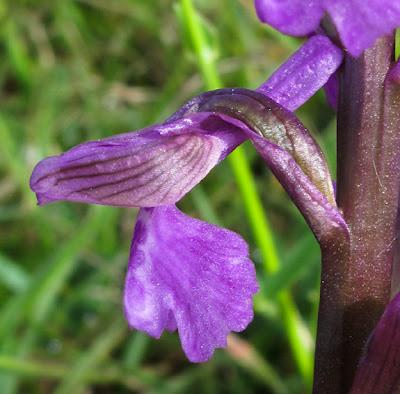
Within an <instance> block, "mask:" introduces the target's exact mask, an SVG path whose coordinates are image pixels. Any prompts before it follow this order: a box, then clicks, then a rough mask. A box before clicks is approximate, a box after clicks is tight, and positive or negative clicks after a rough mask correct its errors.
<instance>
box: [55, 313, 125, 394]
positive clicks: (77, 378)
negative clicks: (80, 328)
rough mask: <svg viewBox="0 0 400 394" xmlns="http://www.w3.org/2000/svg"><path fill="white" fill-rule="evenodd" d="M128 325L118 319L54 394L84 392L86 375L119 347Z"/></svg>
mask: <svg viewBox="0 0 400 394" xmlns="http://www.w3.org/2000/svg"><path fill="white" fill-rule="evenodd" d="M126 332H127V324H126V323H125V322H123V321H122V320H120V319H118V320H117V321H116V322H114V323H113V324H111V326H110V327H109V328H108V329H107V330H106V331H105V332H104V333H102V334H101V335H99V336H98V337H97V338H96V339H95V340H94V342H93V345H92V346H91V348H90V349H88V351H87V352H83V353H82V354H83V356H81V357H80V358H79V359H78V360H77V362H76V364H75V365H74V367H73V368H72V369H71V370H70V372H69V373H68V374H67V375H66V376H65V378H64V379H63V380H62V381H61V383H60V385H59V386H58V387H57V389H56V390H55V391H54V394H69V393H78V392H81V391H83V388H84V385H85V375H87V374H88V373H90V372H91V371H93V370H94V369H95V368H96V367H97V365H98V364H99V363H100V362H101V361H103V360H104V358H105V357H106V356H107V355H108V354H109V353H110V352H111V351H112V349H113V348H114V347H115V346H116V345H118V344H119V343H120V342H121V341H122V339H123V338H124V337H125V335H126Z"/></svg>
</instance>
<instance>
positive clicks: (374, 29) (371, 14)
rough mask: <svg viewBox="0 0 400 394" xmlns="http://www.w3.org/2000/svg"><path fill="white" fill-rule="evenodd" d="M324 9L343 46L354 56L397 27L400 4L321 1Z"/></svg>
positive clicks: (379, 0) (363, 0) (387, 0)
mask: <svg viewBox="0 0 400 394" xmlns="http://www.w3.org/2000/svg"><path fill="white" fill-rule="evenodd" d="M324 6H325V9H326V10H327V11H328V13H329V15H330V16H331V18H332V20H333V22H334V23H335V26H336V28H337V30H338V33H339V36H340V38H341V40H342V42H343V45H344V46H345V47H346V48H347V49H348V51H349V52H350V53H351V54H352V55H353V56H359V55H360V54H361V52H362V51H363V50H364V49H367V48H369V47H371V46H372V45H373V44H374V42H375V40H376V39H377V38H378V37H381V36H384V35H386V34H389V33H391V32H392V31H393V30H394V29H395V28H396V27H398V26H400V2H398V1H393V0H367V1H366V0H324Z"/></svg>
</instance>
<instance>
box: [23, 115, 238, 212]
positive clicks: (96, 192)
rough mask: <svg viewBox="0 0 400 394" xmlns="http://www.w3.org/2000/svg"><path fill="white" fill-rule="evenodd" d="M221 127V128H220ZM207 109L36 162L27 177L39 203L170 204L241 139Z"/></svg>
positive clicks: (206, 172)
mask: <svg viewBox="0 0 400 394" xmlns="http://www.w3.org/2000/svg"><path fill="white" fill-rule="evenodd" d="M224 127H225V129H224ZM226 127H227V125H226V123H224V122H222V121H221V120H219V119H218V118H217V117H216V116H213V115H212V114H194V115H192V116H188V117H185V118H182V119H178V120H176V121H175V122H173V123H169V124H165V125H156V126H153V127H150V128H147V129H144V130H142V131H139V132H132V133H126V134H121V135H117V136H114V137H110V138H106V139H104V140H99V141H92V142H87V143H84V144H81V145H78V146H77V147H75V148H73V149H71V150H69V151H67V152H65V153H63V154H61V155H59V156H53V157H49V158H47V159H45V160H43V161H41V162H40V163H39V164H38V165H37V166H36V168H35V169H34V171H33V173H32V177H31V188H32V190H33V191H34V192H36V194H37V198H38V201H39V204H45V203H48V202H53V201H57V200H67V201H78V202H85V203H94V204H103V205H117V206H123V207H149V206H157V205H164V204H172V203H174V202H176V201H178V200H179V199H181V198H182V197H183V196H184V195H185V194H186V193H187V192H188V191H189V190H191V189H192V188H193V187H194V186H195V185H196V184H197V183H198V182H200V181H201V180H202V179H203V178H204V177H205V176H206V175H207V174H208V172H209V171H210V170H211V169H212V168H213V167H214V166H215V165H216V164H217V163H218V162H219V161H220V160H221V159H222V158H223V157H225V155H226V154H227V153H229V152H230V151H231V150H232V149H234V148H235V147H236V146H237V145H238V144H239V143H240V142H242V140H243V138H241V137H240V136H239V135H238V134H237V133H228V131H229V130H227V129H226Z"/></svg>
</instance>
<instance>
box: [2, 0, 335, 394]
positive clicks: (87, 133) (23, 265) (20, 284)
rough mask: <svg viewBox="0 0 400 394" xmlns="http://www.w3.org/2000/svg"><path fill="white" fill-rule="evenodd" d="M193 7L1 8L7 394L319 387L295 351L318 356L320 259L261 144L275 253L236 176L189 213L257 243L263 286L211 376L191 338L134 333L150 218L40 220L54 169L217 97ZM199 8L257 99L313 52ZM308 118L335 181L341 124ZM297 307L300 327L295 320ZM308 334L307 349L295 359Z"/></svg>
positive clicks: (222, 178) (220, 176)
mask: <svg viewBox="0 0 400 394" xmlns="http://www.w3.org/2000/svg"><path fill="white" fill-rule="evenodd" d="M182 3H184V1H182V2H179V1H176V2H175V1H170V0H146V1H143V0H17V1H14V0H3V2H0V21H1V23H0V54H1V61H0V104H1V105H0V392H1V394H15V393H29V394H30V393H32V394H36V393H38V394H39V393H57V394H61V393H64V394H65V393H187V392H192V393H210V394H213V393H240V394H243V393H258V392H263V393H278V394H279V393H290V394H292V393H307V392H308V390H309V384H310V373H309V372H308V373H307V371H305V369H303V370H302V367H301V361H300V362H298V361H297V362H296V357H295V356H294V352H293V348H296V346H297V353H298V356H297V358H298V359H299V358H300V359H301V357H302V355H304V357H305V358H307V357H308V358H310V357H312V356H310V355H312V350H313V341H314V337H315V328H316V317H317V307H318V286H319V250H318V246H317V244H316V242H315V241H314V238H313V236H312V234H311V232H310V231H309V229H308V228H307V226H306V224H305V222H304V220H303V219H302V217H301V216H300V215H299V213H298V212H297V211H296V209H295V207H294V206H293V204H292V203H291V202H290V200H289V199H288V197H287V196H286V195H285V193H284V191H283V189H282V188H281V187H280V185H279V183H278V182H277V181H276V180H275V179H274V178H273V177H272V176H271V174H270V173H269V171H268V169H267V168H266V167H265V165H264V163H263V161H262V160H260V159H259V158H258V157H257V155H256V153H255V152H254V151H253V149H252V147H251V145H246V146H245V147H244V148H245V149H244V152H245V155H246V159H247V163H248V165H249V166H250V168H251V172H252V174H253V178H254V181H255V184H256V187H257V193H258V196H259V198H260V199H261V201H262V207H263V210H264V213H265V215H266V217H267V218H268V223H267V224H268V228H267V230H268V231H270V232H271V233H272V244H268V245H265V244H264V245H263V244H262V243H263V241H262V240H261V242H260V240H259V239H258V240H257V236H256V235H255V232H254V226H253V225H252V224H251V220H249V217H248V215H247V214H246V212H247V210H246V208H245V205H246V202H245V201H244V200H243V193H242V192H239V190H238V187H237V182H236V181H237V179H235V176H234V175H233V172H232V167H231V165H230V163H229V162H227V161H225V162H224V163H222V164H221V165H219V166H218V167H217V168H216V169H215V170H213V171H212V173H211V174H210V175H209V176H208V177H207V179H206V180H205V181H204V182H202V184H201V185H200V186H199V187H197V188H196V189H195V190H194V191H193V192H192V193H190V194H189V195H188V196H186V197H185V199H184V200H183V201H182V202H181V203H180V208H181V209H182V210H183V211H184V212H186V213H187V214H190V215H192V216H195V217H199V218H202V219H204V220H207V221H211V222H214V223H217V224H220V225H223V226H225V227H227V228H229V229H231V230H234V231H236V232H238V233H240V234H241V235H242V236H243V237H244V238H245V239H246V240H247V241H248V243H249V244H250V250H251V256H252V259H253V261H254V263H255V264H256V267H257V272H258V278H259V281H260V283H261V287H262V289H261V291H260V293H259V294H258V295H257V299H256V315H255V319H254V321H253V323H252V324H251V325H250V326H249V327H248V329H247V330H246V331H245V332H243V333H240V334H237V335H234V336H232V337H231V338H230V340H229V346H228V348H227V349H226V350H217V351H216V353H215V356H214V358H213V359H212V360H211V361H210V362H208V363H206V364H198V365H195V364H190V363H189V362H188V361H187V360H186V358H185V356H184V354H183V352H182V350H181V347H180V344H179V340H178V338H177V335H176V334H164V335H163V337H162V338H161V339H160V340H154V339H152V338H149V337H147V336H146V335H144V334H142V333H139V332H134V331H129V330H128V329H127V325H126V323H125V322H124V320H123V315H122V307H121V292H122V287H123V281H124V274H125V270H126V265H127V259H128V252H129V244H130V240H131V236H132V230H133V225H134V222H135V216H136V210H134V209H118V208H112V207H100V206H85V205H81V204H73V203H57V204H53V205H49V206H45V207H41V208H39V207H37V206H36V201H35V196H34V194H33V193H32V192H31V191H30V189H29V186H28V184H29V176H30V173H31V171H32V169H33V167H34V165H35V164H36V163H37V162H38V161H39V160H41V159H42V158H44V157H45V156H48V155H54V154H58V153H60V152H62V151H64V150H66V149H69V148H71V147H72V146H74V145H76V144H78V143H80V142H83V141H86V140H90V139H97V138H102V137H106V136H110V135H113V134H116V133H121V132H125V131H129V130H135V129H140V128H142V127H144V126H146V125H149V124H151V123H156V122H160V121H162V120H163V119H165V118H166V117H167V116H168V115H169V114H171V113H172V112H174V111H175V110H176V109H178V108H179V106H180V105H182V104H183V103H184V102H185V101H186V100H187V99H189V98H191V97H192V96H194V95H196V94H198V93H200V92H201V91H204V90H208V85H207V80H206V79H207V78H205V76H204V73H203V74H202V72H201V67H200V66H199V52H198V48H197V52H196V47H195V45H194V44H193V40H192V39H191V33H190V28H191V25H190V24H191V23H192V24H193V20H192V21H190V20H189V18H188V14H187V13H186V14H185V11H184V9H183V8H182ZM194 7H195V15H196V18H197V19H195V23H197V24H198V27H200V28H201V31H202V32H203V37H204V40H203V44H202V45H203V49H204V50H205V51H206V53H207V55H208V56H209V60H210V62H211V63H212V65H213V66H214V67H215V72H216V74H217V75H218V78H219V79H220V82H221V85H222V86H241V87H247V88H255V87H257V86H258V85H259V84H260V83H262V82H263V81H264V80H265V79H266V78H267V77H268V76H269V75H270V74H271V73H272V72H273V70H274V69H276V68H277V67H278V65H279V64H280V63H282V61H283V60H285V59H286V58H287V57H288V56H289V55H290V54H291V53H292V52H294V51H295V50H296V48H298V47H299V46H300V45H301V42H300V41H298V40H294V39H288V38H285V37H283V36H281V35H279V34H277V33H275V32H273V31H272V30H271V29H269V28H267V27H266V26H264V25H262V24H261V23H260V22H259V21H258V20H257V18H256V16H255V11H254V9H253V3H252V1H250V0H219V1H215V0H198V1H195V2H194ZM192 27H193V26H192ZM298 115H299V116H300V118H301V119H302V121H303V122H304V123H305V124H306V125H307V127H309V129H310V130H311V131H312V133H313V134H314V135H315V137H316V139H317V140H318V141H319V142H320V144H321V145H322V147H323V149H324V151H325V153H326V155H327V157H328V160H329V163H330V165H331V168H332V170H333V171H334V167H335V132H334V130H335V120H334V114H333V111H332V110H330V109H329V108H328V106H327V105H326V103H325V98H324V96H323V94H322V93H321V92H320V93H318V94H317V95H316V96H315V97H314V98H313V99H312V100H310V102H308V103H307V104H306V105H305V106H304V107H303V108H301V110H300V111H299V112H298ZM247 204H248V203H247ZM247 208H248V207H247ZM265 247H267V248H269V249H268V250H271V253H272V254H271V256H272V257H271V256H269V257H268V256H266V255H265V253H264V254H263V253H262V249H263V248H265ZM268 258H273V259H275V261H274V264H275V269H273V270H271V269H268V267H269V266H271V264H270V265H268V264H269V262H268V261H267V260H268ZM265 267H267V269H265ZM288 300H289V301H288ZM287 302H289V304H290V305H291V309H290V308H289V311H291V312H293V313H292V315H290V313H289V315H288V314H287V313H286V312H287V309H285V308H283V309H282V305H284V304H285V303H286V304H287ZM289 304H287V305H289ZM282 310H283V312H282ZM285 311H286V312H285ZM293 316H294V318H293ZM293 327H294V330H295V331H296V333H297V334H296V335H297V338H298V343H297V344H296V343H295V344H293V343H292V345H291V344H290V340H288V335H289V336H290V331H291V330H292V328H293ZM288 332H289V334H288ZM299 333H300V334H299ZM295 352H296V349H295ZM311 361H312V360H311ZM305 363H307V361H305ZM307 374H308V375H307Z"/></svg>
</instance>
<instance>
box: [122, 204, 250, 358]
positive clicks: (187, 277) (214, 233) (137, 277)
mask: <svg viewBox="0 0 400 394" xmlns="http://www.w3.org/2000/svg"><path fill="white" fill-rule="evenodd" d="M257 290H258V286H257V283H256V277H255V270H254V266H253V264H252V262H251V261H250V259H249V256H248V248H247V245H246V243H245V242H244V241H243V239H242V238H241V237H240V236H238V235H237V234H235V233H233V232H232V231H229V230H226V229H223V228H219V227H217V226H215V225H211V224H208V223H205V222H202V221H200V220H197V219H193V218H191V217H188V216H186V215H184V214H183V213H182V212H180V211H179V210H178V209H177V208H176V207H175V206H163V207H157V208H149V209H141V210H140V213H139V216H138V221H137V224H136V228H135V233H134V238H133V241H132V248H131V256H130V262H129V267H128V272H127V277H126V283H125V292H124V307H125V315H126V318H127V320H128V322H129V325H130V326H131V327H133V328H136V329H138V330H142V331H145V332H147V333H148V334H150V335H152V336H154V337H156V338H159V337H160V336H161V334H162V332H163V331H164V330H165V329H167V330H170V331H171V330H174V329H176V328H177V329H178V332H179V336H180V339H181V342H182V347H183V350H184V351H185V353H186V355H187V357H188V358H189V360H190V361H193V362H202V361H206V360H208V359H209V358H210V357H211V356H212V354H213V352H214V349H215V348H217V347H224V346H226V337H227V335H228V333H229V332H230V331H242V330H244V329H245V328H246V326H247V325H248V324H249V322H250V321H251V320H252V318H253V307H252V297H253V295H254V294H255V293H256V292H257Z"/></svg>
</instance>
